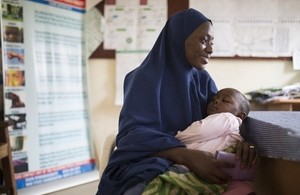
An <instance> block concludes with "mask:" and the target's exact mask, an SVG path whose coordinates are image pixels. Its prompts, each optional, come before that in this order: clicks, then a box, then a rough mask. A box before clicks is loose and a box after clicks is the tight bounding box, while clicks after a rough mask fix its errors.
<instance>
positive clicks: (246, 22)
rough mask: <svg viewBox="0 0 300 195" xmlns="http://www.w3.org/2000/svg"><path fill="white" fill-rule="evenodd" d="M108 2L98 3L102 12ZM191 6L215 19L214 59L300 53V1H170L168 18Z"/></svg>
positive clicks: (98, 53) (109, 53) (100, 54)
mask: <svg viewBox="0 0 300 195" xmlns="http://www.w3.org/2000/svg"><path fill="white" fill-rule="evenodd" d="M104 4H105V1H102V2H101V3H99V4H98V5H96V7H97V8H98V9H99V10H100V11H101V12H102V13H103V8H104ZM189 7H192V8H195V9H197V10H200V11H201V12H202V13H204V14H205V15H206V16H208V17H209V18H212V21H213V24H214V29H215V46H214V48H215V50H214V54H213V56H212V57H214V58H243V59H244V58H247V59H288V60H290V59H291V58H292V56H293V54H294V55H295V53H299V52H298V51H299V50H300V38H299V36H297V32H299V31H300V12H299V11H297V10H299V9H300V2H299V1H297V0H286V1H280V0H263V1H261V0H254V1H250V0H243V1H239V0H221V1H220V0H168V17H169V16H171V15H173V14H174V13H176V12H177V11H180V10H184V9H187V8H189ZM218 29H221V30H218ZM224 32H225V33H224ZM90 58H115V50H106V49H104V48H103V44H101V45H100V46H99V47H98V48H97V49H96V50H95V51H94V52H93V54H92V55H91V56H90Z"/></svg>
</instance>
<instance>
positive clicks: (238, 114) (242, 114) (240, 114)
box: [236, 112, 247, 120]
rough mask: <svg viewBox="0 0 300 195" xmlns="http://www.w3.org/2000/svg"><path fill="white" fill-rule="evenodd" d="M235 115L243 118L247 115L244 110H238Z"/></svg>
mask: <svg viewBox="0 0 300 195" xmlns="http://www.w3.org/2000/svg"><path fill="white" fill-rule="evenodd" d="M236 116H237V117H239V118H241V119H242V120H244V119H245V118H246V117H247V114H246V113H245V112H238V113H237V115H236Z"/></svg>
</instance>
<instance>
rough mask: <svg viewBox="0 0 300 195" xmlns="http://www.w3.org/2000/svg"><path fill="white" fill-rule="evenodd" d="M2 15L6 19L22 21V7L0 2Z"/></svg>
mask: <svg viewBox="0 0 300 195" xmlns="http://www.w3.org/2000/svg"><path fill="white" fill-rule="evenodd" d="M2 17H3V18H4V19H6V20H12V21H19V22H21V21H23V7H22V6H20V5H18V4H17V5H14V4H11V3H4V2H3V3H2Z"/></svg>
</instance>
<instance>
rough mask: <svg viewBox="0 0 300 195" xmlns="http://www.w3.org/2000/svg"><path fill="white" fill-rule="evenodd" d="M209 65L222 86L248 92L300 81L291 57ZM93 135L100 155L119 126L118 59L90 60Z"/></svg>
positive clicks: (215, 62) (227, 61)
mask: <svg viewBox="0 0 300 195" xmlns="http://www.w3.org/2000/svg"><path fill="white" fill-rule="evenodd" d="M206 69H207V70H208V71H209V72H210V74H211V75H212V77H213V78H214V80H215V82H216V84H217V86H218V88H223V87H235V88H237V89H239V90H240V91H241V92H243V93H246V92H249V91H253V90H258V89H263V88H270V87H282V86H285V85H289V84H293V83H296V82H300V71H296V70H293V68H292V62H291V61H288V60H241V59H238V60H237V59H232V60H229V59H226V60H225V59H211V60H210V63H209V64H208V65H207V67H206ZM88 78H89V87H90V89H89V91H90V94H89V95H90V111H91V124H92V135H93V139H94V141H95V147H96V151H95V152H96V154H97V155H98V156H99V155H100V151H101V148H102V144H103V141H104V139H105V137H106V136H107V135H108V134H109V133H112V132H116V131H117V128H118V117H119V112H120V109H121V107H120V106H115V105H114V98H115V60H112V59H91V60H89V77H88Z"/></svg>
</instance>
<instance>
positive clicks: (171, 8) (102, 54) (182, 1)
mask: <svg viewBox="0 0 300 195" xmlns="http://www.w3.org/2000/svg"><path fill="white" fill-rule="evenodd" d="M104 4H105V0H104V1H102V2H100V3H99V4H97V5H96V7H97V8H98V9H99V10H100V12H101V13H102V14H103V13H104ZM188 7H189V1H188V0H168V17H169V16H171V15H173V14H174V13H176V12H178V11H180V10H183V9H187V8H188ZM115 57H116V52H115V50H106V49H104V48H103V43H102V44H101V45H100V46H99V47H98V48H97V49H96V50H95V51H94V52H93V54H92V55H91V56H90V58H106V59H114V58H115Z"/></svg>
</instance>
